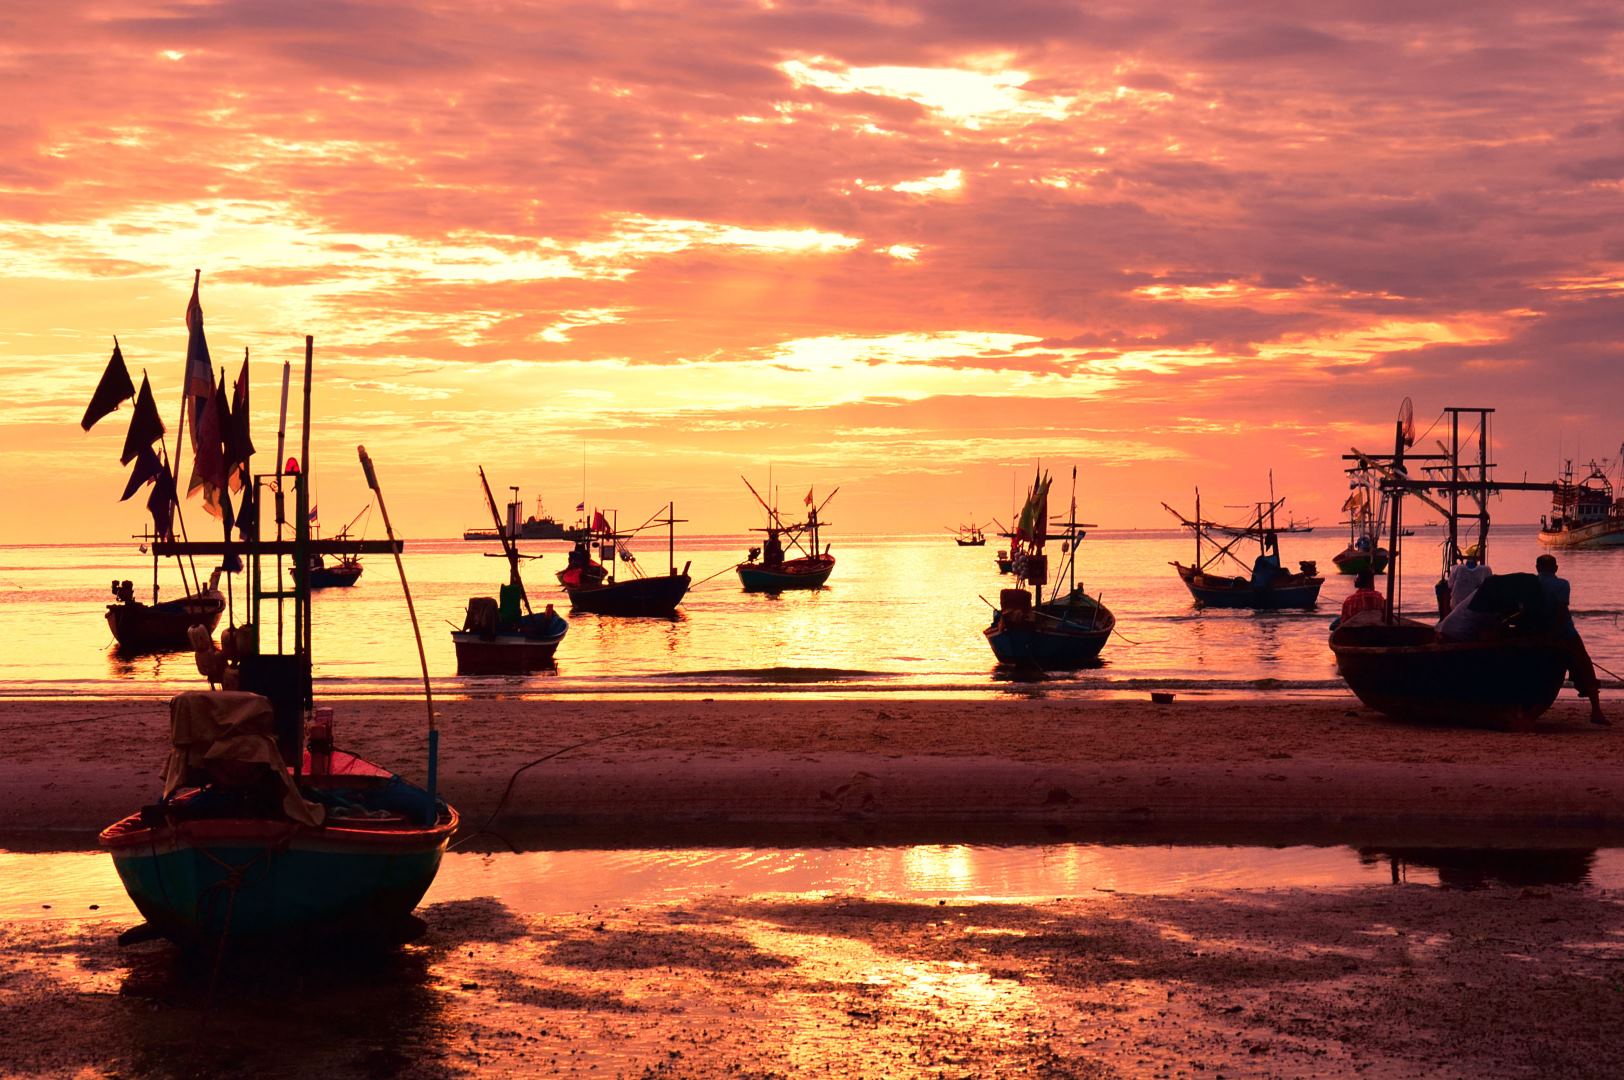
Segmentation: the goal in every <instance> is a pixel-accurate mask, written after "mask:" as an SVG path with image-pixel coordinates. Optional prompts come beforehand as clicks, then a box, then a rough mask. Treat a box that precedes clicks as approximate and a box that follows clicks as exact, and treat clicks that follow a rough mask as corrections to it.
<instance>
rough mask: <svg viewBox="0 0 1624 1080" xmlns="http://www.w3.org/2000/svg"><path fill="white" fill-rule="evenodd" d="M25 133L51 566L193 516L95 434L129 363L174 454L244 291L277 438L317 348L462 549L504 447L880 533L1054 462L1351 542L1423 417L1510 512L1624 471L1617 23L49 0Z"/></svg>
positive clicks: (241, 323) (637, 502) (21, 99)
mask: <svg viewBox="0 0 1624 1080" xmlns="http://www.w3.org/2000/svg"><path fill="white" fill-rule="evenodd" d="M0 98H3V99H4V100H5V101H7V102H9V103H10V105H9V106H8V108H7V110H6V111H5V114H4V115H3V116H0V296H3V297H4V302H3V303H0V379H3V381H4V386H5V387H6V393H5V397H4V401H5V405H6V407H5V408H4V409H0V505H3V506H5V507H6V510H5V512H4V513H3V514H0V542H11V543H19V542H38V541H41V540H52V541H75V540H112V539H118V538H122V537H125V536H128V535H129V534H131V533H133V532H137V531H139V530H140V528H141V526H142V524H143V520H144V515H143V512H142V510H141V508H140V506H139V501H138V500H132V501H131V502H130V503H125V504H120V503H118V501H117V499H118V495H119V493H120V492H121V490H122V488H123V483H124V471H123V470H122V468H121V467H120V466H119V464H118V456H119V450H120V448H121V445H122V439H123V427H124V421H125V418H126V417H127V416H128V412H129V410H128V406H126V407H125V409H124V410H121V412H120V413H118V414H116V415H115V416H114V417H111V418H109V419H108V420H105V421H103V422H102V424H101V425H100V426H98V427H97V428H95V429H94V430H93V431H91V432H89V433H88V434H87V433H85V432H82V431H81V430H80V429H79V426H78V419H79V417H80V415H81V413H82V412H83V409H84V404H85V402H86V400H87V399H88V397H89V395H90V392H91V391H92V389H93V388H94V386H95V384H96V380H97V378H98V376H99V375H100V373H101V369H102V367H103V366H104V364H105V363H106V361H107V357H108V354H109V352H110V351H111V347H112V342H113V337H114V335H117V336H118V340H119V342H120V343H121V345H122V349H123V352H124V354H125V357H126V359H127V360H128V362H129V363H130V366H131V368H132V370H133V372H134V374H135V378H136V381H137V382H138V383H139V381H140V377H141V371H142V370H145V371H146V372H147V374H148V375H149V376H150V377H151V379H152V381H153V385H154V390H155V392H156V394H157V397H158V401H159V403H160V406H161V409H162V411H163V413H164V417H165V422H166V424H167V425H168V426H169V429H170V438H171V440H173V436H174V434H175V432H174V421H175V418H176V416H177V415H178V402H179V395H180V391H181V387H180V380H181V374H182V361H183V358H184V354H185V347H186V331H185V326H184V322H183V315H184V311H185V307H186V302H187V298H188V296H189V294H190V289H191V282H192V273H193V270H194V269H201V270H202V272H203V279H202V291H201V298H202V305H203V310H204V313H205V317H206V327H207V333H208V339H209V344H210V346H211V349H212V351H213V356H214V360H215V363H216V365H217V366H221V367H225V368H228V369H229V371H230V373H231V375H232V376H233V377H234V376H235V374H236V371H237V368H238V367H239V366H240V364H241V361H242V357H243V350H244V349H247V350H249V354H250V356H251V364H252V376H251V381H252V385H253V398H254V405H255V418H254V423H255V433H256V442H257V443H258V445H259V446H260V447H261V448H262V450H266V451H269V450H270V449H271V448H272V447H274V444H275V427H276V397H277V391H278V388H279V382H280V377H281V376H280V368H281V365H282V363H283V362H284V361H294V362H295V365H296V368H297V367H298V365H299V364H300V363H301V362H302V355H303V340H304V335H306V334H310V335H313V336H314V338H315V379H314V381H313V403H314V409H315V427H314V432H313V450H312V455H311V465H312V467H313V469H314V475H315V477H316V484H317V496H318V500H317V501H318V505H320V506H321V507H322V517H323V519H324V521H327V522H328V523H330V524H341V523H342V522H343V521H344V520H346V519H348V518H349V517H350V516H351V515H352V514H353V513H355V512H356V511H359V510H360V509H361V508H362V506H363V505H364V504H365V503H366V501H367V493H366V491H365V486H364V482H363V480H362V477H361V474H360V471H359V468H358V467H357V465H356V455H355V449H354V448H355V446H356V445H357V444H365V445H366V446H367V448H368V450H369V452H370V453H371V455H372V456H373V458H374V459H375V460H376V461H377V463H378V470H379V475H380V479H381V481H382V483H383V485H384V491H385V495H386V497H387V498H388V499H389V504H390V511H391V514H392V516H393V517H394V518H395V519H396V522H397V526H398V528H399V529H400V530H401V531H402V532H404V533H405V534H407V535H410V536H419V537H427V536H446V535H453V534H455V533H457V532H459V531H460V530H461V529H462V528H463V527H464V526H466V525H473V524H480V523H482V522H483V520H484V519H485V511H484V509H483V503H482V497H481V496H480V493H479V487H478V478H477V474H476V472H475V467H476V465H483V466H485V468H486V470H487V472H488V473H489V475H490V477H491V480H492V484H493V486H494V487H496V488H497V489H498V494H501V493H502V490H503V489H505V488H506V487H507V486H508V485H519V486H520V487H521V488H522V490H523V493H524V498H525V499H526V502H527V510H532V511H533V510H534V500H535V498H536V496H537V495H540V496H542V497H543V498H544V499H545V501H546V505H547V508H548V510H549V511H551V512H555V513H558V514H560V515H561V516H572V515H573V510H574V506H575V504H576V502H577V501H578V500H580V499H582V497H583V463H584V473H585V481H584V484H585V498H586V501H587V502H588V504H589V505H593V506H603V507H613V508H616V509H619V510H620V511H621V515H622V519H623V521H624V520H626V519H636V520H641V519H642V518H644V517H647V516H649V515H650V514H652V513H653V512H654V511H655V510H656V509H657V508H658V507H659V506H660V505H662V504H663V503H664V502H665V501H666V500H668V499H672V500H675V502H676V506H677V510H678V512H679V516H682V517H685V518H687V519H689V522H690V523H689V524H688V525H686V526H684V528H685V529H688V530H690V531H692V532H696V533H719V532H729V531H735V530H739V529H743V528H746V527H749V526H752V525H755V524H758V523H759V522H758V520H757V519H758V517H759V514H758V513H757V512H756V509H755V503H754V500H753V498H752V497H751V495H750V493H749V492H748V491H747V490H746V488H745V487H744V485H743V483H741V482H740V480H739V477H740V475H741V474H746V475H748V476H749V477H750V478H751V479H752V480H753V481H754V482H755V483H756V485H757V486H758V487H763V486H764V485H765V482H766V480H767V477H768V473H769V469H770V470H771V475H772V477H773V482H774V484H775V485H776V486H777V488H778V490H779V492H780V494H781V500H782V502H783V504H784V505H785V507H786V508H788V507H790V506H791V505H794V506H799V505H800V502H801V498H802V496H803V495H804V494H805V492H806V489H814V490H815V491H816V492H818V494H819V498H820V499H821V498H822V496H823V494H825V493H827V492H830V491H833V490H834V489H835V488H836V487H837V486H838V487H839V489H840V493H839V495H838V496H837V498H836V501H835V502H834V503H833V504H832V505H831V507H830V508H829V510H828V511H827V513H826V516H827V517H829V518H830V519H831V520H832V521H834V522H835V523H836V526H837V529H836V530H834V531H833V532H832V533H831V539H832V540H834V539H837V538H838V533H839V530H841V529H845V530H850V531H853V532H874V531H880V532H920V531H931V530H936V529H940V528H942V527H944V526H955V525H957V524H959V523H960V522H964V521H977V522H983V521H987V520H989V519H992V518H993V517H995V516H996V517H998V518H999V519H1001V520H1006V521H1007V519H1008V512H1009V504H1010V488H1011V484H1012V480H1014V479H1015V478H1017V477H1018V478H1019V482H1020V483H1021V484H1022V485H1024V484H1025V482H1026V481H1027V479H1028V478H1029V477H1030V474H1031V473H1032V471H1033V469H1034V467H1035V466H1037V465H1038V464H1040V463H1041V464H1042V465H1043V466H1044V467H1046V468H1049V469H1052V470H1053V471H1055V472H1056V473H1057V474H1058V475H1060V476H1061V477H1062V479H1061V481H1060V482H1059V487H1060V488H1061V489H1065V488H1066V487H1067V486H1068V485H1069V483H1070V481H1069V471H1070V469H1071V468H1072V467H1074V466H1075V468H1076V469H1077V474H1078V480H1077V488H1078V500H1079V505H1080V514H1081V516H1082V517H1083V518H1084V519H1086V520H1088V521H1091V522H1097V523H1099V524H1100V525H1102V526H1115V527H1165V526H1167V525H1170V524H1172V519H1171V518H1169V517H1168V516H1167V514H1166V512H1165V511H1164V510H1163V509H1162V508H1161V505H1160V504H1161V502H1163V501H1167V502H1170V503H1172V504H1173V505H1174V506H1176V507H1178V508H1180V509H1182V510H1185V511H1188V510H1189V509H1190V508H1191V504H1192V502H1193V491H1192V489H1193V488H1194V487H1195V486H1197V485H1199V486H1200V487H1201V490H1202V497H1203V504H1204V507H1205V508H1208V509H1210V508H1212V507H1214V506H1220V507H1221V506H1224V505H1227V504H1239V503H1246V502H1251V501H1254V500H1256V499H1259V498H1263V497H1265V495H1266V493H1267V491H1268V485H1269V481H1270V470H1271V469H1272V470H1273V483H1274V486H1275V490H1276V491H1277V492H1278V493H1280V494H1283V495H1285V496H1287V498H1288V503H1287V507H1288V508H1289V509H1291V510H1293V511H1295V512H1296V513H1297V514H1298V515H1299V516H1307V517H1314V518H1317V519H1318V520H1319V521H1320V522H1321V523H1330V522H1334V521H1335V520H1336V517H1337V514H1336V511H1337V508H1338V506H1339V505H1340V504H1341V502H1342V500H1343V498H1344V497H1345V495H1346V482H1345V479H1344V477H1343V476H1342V474H1341V472H1340V467H1341V462H1340V460H1339V456H1340V455H1341V454H1342V453H1344V452H1345V451H1346V450H1347V449H1348V448H1349V447H1350V446H1352V445H1358V446H1360V447H1361V448H1364V449H1378V448H1383V447H1390V443H1391V432H1392V422H1393V418H1394V416H1395V414H1396V412H1397V410H1398V407H1399V403H1400V402H1401V401H1402V400H1403V399H1404V398H1406V397H1410V398H1412V399H1413V401H1414V407H1415V414H1416V417H1417V420H1418V425H1419V428H1420V430H1421V431H1422V432H1423V433H1426V432H1427V431H1428V428H1429V427H1430V425H1431V424H1432V422H1433V420H1434V418H1435V417H1436V416H1437V415H1438V413H1439V410H1440V409H1441V408H1442V407H1443V406H1445V405H1464V406H1494V407H1497V408H1498V410H1499V411H1498V412H1497V413H1496V415H1495V423H1494V431H1493V434H1494V440H1495V447H1496V458H1497V460H1498V461H1499V463H1500V464H1501V465H1502V476H1504V477H1506V478H1515V479H1521V478H1523V476H1524V475H1526V476H1527V477H1528V478H1530V479H1539V480H1544V479H1549V478H1550V477H1551V476H1552V475H1553V474H1554V471H1555V469H1556V468H1557V465H1558V463H1559V462H1560V461H1561V460H1562V459H1563V458H1565V457H1573V456H1578V457H1580V458H1581V460H1583V459H1588V458H1589V457H1591V456H1599V455H1604V454H1606V455H1614V454H1616V453H1617V448H1618V446H1619V443H1620V442H1621V441H1624V423H1621V419H1624V418H1621V416H1620V409H1619V401H1620V400H1621V391H1624V364H1621V362H1620V361H1621V355H1620V353H1621V348H1620V345H1619V342H1620V340H1624V334H1621V333H1620V331H1621V329H1624V213H1621V211H1624V205H1621V202H1624V9H1620V8H1619V7H1618V6H1617V5H1614V4H1606V3H1595V4H1585V3H1559V2H1558V3H1549V4H1541V5H1530V4H1527V3H1523V2H1518V3H1500V2H1496V0H1469V2H1467V0H1463V2H1442V3H1432V4H1417V3H1413V2H1410V0H1405V2H1397V0H1391V2H1388V0H1378V2H1373V3H1364V4H1358V5H1349V4H1344V3H1321V4H1315V3H1302V4H1295V5H1279V4H1274V3H1261V2H1255V0H1251V2H1249V0H1234V2H1223V3H1201V2H1190V3H1181V4H1173V5H1148V4H1144V3H1142V2H1137V0H1134V2H1123V3H1049V2H1046V0H1009V2H1003V3H997V4H992V3H984V2H976V0H952V2H943V3H926V2H919V3H857V2H850V3H843V2H838V0H837V2H819V3H800V2H784V0H779V2H758V3H734V2H728V0H658V2H649V3H639V2H628V3H615V4H580V5H572V4H545V5H543V4H503V3H479V2H466V0H458V2H456V3H449V2H447V3H431V2H423V0H403V2H399V3H388V4H371V3H358V2H353V0H319V2H318V0H277V2H272V3H262V2H244V0H234V2H198V3H141V2H130V0H120V2H117V3H83V2H79V0H60V2H58V3H53V4H50V5H40V4H25V3H20V2H16V0H11V2H7V3H3V4H0ZM299 378H300V375H299V372H298V371H297V370H296V371H295V375H294V393H295V399H297V394H298V386H299ZM1441 430H1442V429H1441V428H1440V429H1435V430H1433V431H1431V433H1430V434H1426V435H1425V438H1424V440H1423V446H1427V445H1428V444H1430V443H1431V441H1432V440H1433V439H1435V438H1436V437H1437V435H1438V433H1439V432H1440V431H1441ZM292 438H295V439H296V433H295V435H294V436H292ZM271 457H272V455H271V453H269V452H267V453H264V454H262V456H261V458H260V459H258V462H257V463H258V465H259V466H260V467H261V468H269V467H270V463H271ZM1541 503H1542V500H1541V499H1540V498H1539V497H1538V496H1533V495H1521V496H1507V497H1506V498H1505V499H1504V501H1503V502H1502V503H1500V504H1498V505H1497V513H1498V514H1499V515H1500V517H1501V519H1502V520H1505V521H1513V520H1516V521H1531V520H1534V519H1535V518H1536V517H1537V516H1538V514H1539V513H1540V511H1541V510H1542V509H1543V506H1542V505H1541ZM1236 513H1239V512H1238V511H1236ZM188 515H189V518H192V517H196V518H201V511H200V509H199V508H198V507H197V503H196V500H195V499H194V501H193V503H192V504H190V505H189V507H188Z"/></svg>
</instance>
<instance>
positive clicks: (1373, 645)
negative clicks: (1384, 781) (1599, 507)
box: [1329, 398, 1568, 728]
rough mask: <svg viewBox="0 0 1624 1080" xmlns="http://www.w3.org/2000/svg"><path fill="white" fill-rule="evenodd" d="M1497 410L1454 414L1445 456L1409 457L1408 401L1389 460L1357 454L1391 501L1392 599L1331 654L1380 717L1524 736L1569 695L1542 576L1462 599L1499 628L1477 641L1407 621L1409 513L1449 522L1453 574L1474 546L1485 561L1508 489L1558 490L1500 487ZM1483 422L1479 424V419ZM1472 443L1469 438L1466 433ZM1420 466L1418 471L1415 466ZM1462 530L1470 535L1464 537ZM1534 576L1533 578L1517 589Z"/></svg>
mask: <svg viewBox="0 0 1624 1080" xmlns="http://www.w3.org/2000/svg"><path fill="white" fill-rule="evenodd" d="M1493 411H1494V410H1493V409H1462V408H1447V409H1445V410H1444V415H1445V416H1447V417H1448V418H1449V427H1450V433H1451V434H1450V444H1449V446H1448V447H1447V448H1446V452H1445V453H1444V454H1407V453H1406V451H1407V450H1408V448H1409V447H1411V446H1413V445H1414V444H1415V425H1414V413H1413V410H1412V409H1411V407H1410V402H1409V399H1408V398H1406V399H1405V401H1404V406H1403V408H1402V409H1401V410H1400V412H1399V419H1398V423H1397V427H1396V433H1395V437H1394V443H1393V453H1392V454H1391V455H1375V454H1364V453H1361V452H1360V451H1359V450H1357V449H1355V450H1354V451H1353V453H1352V454H1350V455H1348V456H1347V457H1348V460H1350V461H1353V462H1355V463H1356V465H1357V467H1359V468H1362V469H1366V470H1369V471H1370V472H1371V473H1372V474H1373V475H1376V476H1379V477H1380V487H1381V491H1382V492H1383V494H1384V495H1385V496H1386V498H1387V501H1388V510H1389V522H1388V528H1389V544H1390V547H1391V550H1392V552H1393V558H1392V559H1391V560H1390V561H1389V563H1388V567H1387V598H1386V599H1387V602H1386V605H1385V607H1384V609H1383V610H1380V611H1365V612H1361V613H1359V614H1358V615H1355V616H1353V617H1350V618H1349V619H1348V620H1346V621H1343V622H1341V623H1340V624H1339V625H1337V626H1336V628H1335V629H1334V630H1332V631H1331V636H1330V642H1329V644H1330V648H1331V652H1332V653H1333V654H1334V655H1335V657H1336V666H1337V671H1338V672H1339V673H1340V674H1341V676H1342V678H1343V680H1344V681H1345V682H1346V683H1347V684H1348V688H1349V689H1350V690H1352V691H1353V692H1354V694H1355V695H1356V696H1357V697H1358V698H1359V700H1360V701H1362V702H1364V703H1365V704H1366V705H1368V706H1369V707H1370V708H1372V709H1375V710H1377V711H1378V712H1381V713H1383V714H1385V715H1387V716H1390V717H1393V718H1394V719H1398V720H1405V721H1410V722H1415V723H1426V724H1452V725H1463V726H1475V727H1497V728H1524V727H1527V726H1528V725H1530V724H1532V723H1533V722H1534V721H1535V720H1536V719H1538V718H1539V717H1540V716H1541V715H1542V714H1543V713H1544V712H1545V711H1546V710H1547V709H1549V708H1550V706H1551V703H1552V702H1553V701H1555V700H1556V696H1557V694H1558V693H1559V692H1560V691H1561V689H1562V682H1563V678H1564V676H1565V674H1566V672H1567V667H1568V655H1567V652H1566V649H1565V648H1564V646H1563V645H1562V643H1561V642H1560V641H1559V640H1557V638H1556V637H1555V636H1554V634H1553V627H1552V626H1551V624H1550V619H1549V613H1547V612H1545V611H1543V610H1542V602H1541V600H1540V599H1539V598H1540V595H1541V593H1540V590H1539V588H1538V586H1537V583H1535V582H1533V581H1532V575H1528V574H1509V575H1496V576H1494V577H1491V578H1489V579H1488V580H1487V581H1486V582H1484V583H1483V584H1482V585H1481V586H1479V587H1478V588H1477V590H1476V591H1475V592H1474V593H1473V594H1471V596H1470V597H1466V598H1460V597H1456V598H1455V600H1456V602H1457V603H1461V604H1468V603H1469V604H1470V605H1471V607H1472V609H1473V610H1474V611H1482V612H1484V613H1485V614H1486V615H1488V616H1490V621H1492V623H1493V625H1494V629H1493V631H1492V632H1491V633H1489V634H1488V635H1487V636H1485V637H1482V638H1479V639H1476V640H1450V639H1448V638H1446V637H1445V636H1443V635H1442V634H1440V633H1439V630H1438V628H1437V627H1435V626H1433V625H1431V624H1430V623H1426V622H1421V621H1418V620H1415V619H1406V618H1404V617H1403V615H1402V611H1401V603H1400V595H1399V576H1398V570H1399V569H1400V568H1401V567H1402V566H1403V565H1404V563H1403V550H1402V548H1401V544H1402V537H1403V507H1404V499H1405V497H1406V496H1413V497H1416V498H1419V499H1421V500H1422V501H1423V502H1424V503H1425V504H1426V505H1427V506H1429V507H1430V508H1431V509H1432V510H1433V511H1435V512H1437V513H1439V514H1442V515H1443V516H1444V520H1445V523H1446V525H1447V527H1448V530H1449V534H1448V537H1447V540H1446V541H1445V544H1444V556H1443V575H1444V577H1446V578H1447V576H1448V573H1449V570H1450V569H1451V568H1452V567H1453V566H1454V564H1455V563H1456V562H1457V561H1459V560H1460V559H1462V558H1463V545H1462V541H1463V540H1466V541H1468V543H1467V544H1466V545H1465V547H1466V548H1469V549H1472V550H1474V551H1475V552H1476V553H1477V554H1478V555H1479V556H1480V557H1482V558H1486V557H1487V548H1488V539H1489V510H1488V507H1489V498H1490V496H1491V495H1492V494H1493V493H1495V492H1499V491H1505V490H1524V491H1526V490H1550V485H1545V484H1521V483H1502V482H1500V481H1496V480H1494V479H1493V478H1492V476H1491V474H1490V469H1491V468H1492V466H1491V465H1490V464H1489V461H1490V459H1489V452H1488V451H1489V447H1488V427H1489V425H1488V417H1489V414H1490V413H1492V412H1493ZM1463 415H1464V416H1466V417H1467V421H1468V432H1469V433H1470V431H1471V430H1472V425H1473V424H1474V423H1475V430H1476V433H1477V438H1478V440H1479V441H1478V446H1477V459H1476V461H1471V460H1469V459H1468V460H1463V458H1462V454H1461V449H1462V445H1463V444H1462V441H1461V422H1462V417H1463ZM1474 417H1475V420H1474V419H1473V418H1474ZM1468 438H1470V434H1468ZM1417 467H1419V468H1417ZM1463 526H1465V527H1464V528H1463ZM1519 579H1527V580H1519Z"/></svg>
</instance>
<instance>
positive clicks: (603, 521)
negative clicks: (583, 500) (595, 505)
mask: <svg viewBox="0 0 1624 1080" xmlns="http://www.w3.org/2000/svg"><path fill="white" fill-rule="evenodd" d="M592 531H593V532H604V533H606V532H609V531H611V530H610V528H609V521H608V519H607V518H605V517H604V516H603V511H602V510H594V511H592Z"/></svg>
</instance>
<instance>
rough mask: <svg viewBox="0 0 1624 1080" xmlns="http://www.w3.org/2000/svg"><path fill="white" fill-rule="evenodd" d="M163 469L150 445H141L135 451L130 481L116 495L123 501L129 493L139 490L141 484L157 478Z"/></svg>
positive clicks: (132, 493)
mask: <svg viewBox="0 0 1624 1080" xmlns="http://www.w3.org/2000/svg"><path fill="white" fill-rule="evenodd" d="M162 471H163V465H162V464H161V463H160V462H159V461H158V455H157V454H154V453H153V452H152V447H150V446H143V447H142V448H141V449H139V450H137V451H136V452H135V471H133V472H131V473H130V482H129V483H128V484H125V485H124V494H122V495H120V496H119V497H118V501H119V502H124V501H125V500H127V499H128V498H129V497H130V496H131V495H134V494H135V493H136V492H137V491H140V490H141V485H142V484H150V483H152V481H154V480H156V479H158V474H159V473H160V472H162Z"/></svg>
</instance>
